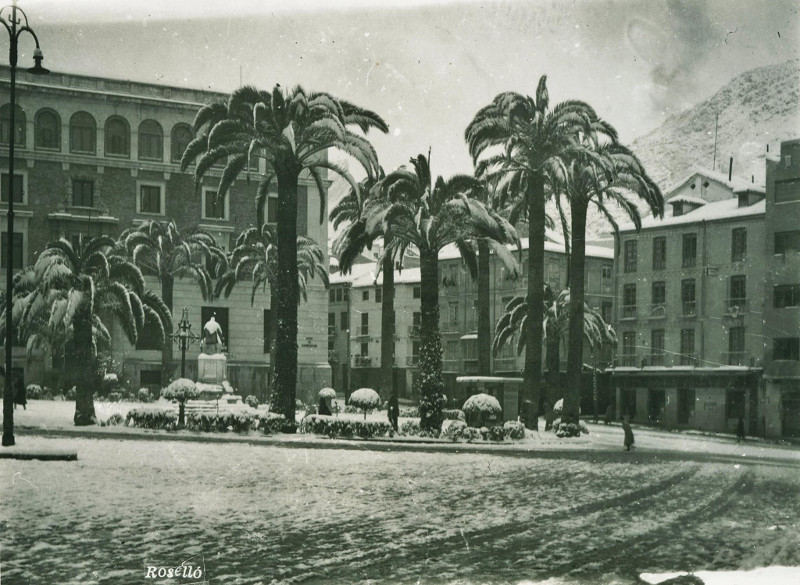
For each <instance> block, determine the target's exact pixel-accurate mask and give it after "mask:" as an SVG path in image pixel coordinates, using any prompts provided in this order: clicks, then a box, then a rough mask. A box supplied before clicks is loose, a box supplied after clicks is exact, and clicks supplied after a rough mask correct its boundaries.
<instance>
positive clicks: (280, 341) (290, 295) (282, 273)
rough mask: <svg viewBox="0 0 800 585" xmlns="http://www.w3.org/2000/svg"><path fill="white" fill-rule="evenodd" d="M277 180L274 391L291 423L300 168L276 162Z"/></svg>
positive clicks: (295, 335) (295, 351) (295, 352)
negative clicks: (276, 316)
mask: <svg viewBox="0 0 800 585" xmlns="http://www.w3.org/2000/svg"><path fill="white" fill-rule="evenodd" d="M275 174H276V177H277V179H278V213H277V219H278V227H277V233H278V275H277V278H276V283H275V284H276V287H275V288H276V289H277V297H278V298H277V301H278V303H277V307H276V308H277V311H278V324H277V327H276V331H275V345H276V347H275V391H277V392H278V396H279V397H280V402H281V406H282V408H281V414H283V415H284V416H285V417H286V420H287V422H288V423H289V425H290V427H293V426H294V424H295V416H294V415H295V400H296V395H297V303H298V298H299V297H298V295H299V285H298V283H297V182H298V179H299V177H300V170H299V169H298V168H297V167H296V165H294V164H293V163H291V162H288V163H287V162H282V161H277V162H276V168H275Z"/></svg>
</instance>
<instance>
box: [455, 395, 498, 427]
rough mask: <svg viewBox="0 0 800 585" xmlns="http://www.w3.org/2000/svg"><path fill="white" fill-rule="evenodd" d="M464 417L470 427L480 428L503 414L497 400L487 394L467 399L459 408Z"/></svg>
mask: <svg viewBox="0 0 800 585" xmlns="http://www.w3.org/2000/svg"><path fill="white" fill-rule="evenodd" d="M461 410H463V411H464V414H465V415H466V419H467V424H468V425H469V426H471V427H482V426H484V425H485V424H486V423H487V422H494V421H496V420H497V419H498V418H500V415H501V414H502V412H503V409H502V408H500V403H499V402H498V401H497V398H495V397H494V396H490V395H489V394H475V395H474V396H470V397H469V398H467V401H466V402H465V403H464V406H462V407H461Z"/></svg>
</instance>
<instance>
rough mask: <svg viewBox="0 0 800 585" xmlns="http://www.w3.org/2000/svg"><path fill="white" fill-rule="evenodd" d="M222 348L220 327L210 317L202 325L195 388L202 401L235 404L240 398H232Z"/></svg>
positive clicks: (226, 364)
mask: <svg viewBox="0 0 800 585" xmlns="http://www.w3.org/2000/svg"><path fill="white" fill-rule="evenodd" d="M222 347H223V332H222V327H221V326H220V324H219V323H217V319H216V317H215V316H213V315H212V316H211V318H210V319H209V320H208V322H207V323H206V324H205V325H203V350H202V351H201V353H200V355H199V356H198V357H197V388H198V390H200V394H201V397H202V399H206V400H209V399H211V400H223V401H225V402H229V403H235V402H238V401H239V400H241V398H240V397H239V396H234V394H233V389H232V388H231V385H230V384H229V383H228V377H227V369H228V358H227V357H225V354H224V353H222Z"/></svg>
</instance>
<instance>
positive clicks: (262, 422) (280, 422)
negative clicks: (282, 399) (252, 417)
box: [258, 412, 286, 435]
mask: <svg viewBox="0 0 800 585" xmlns="http://www.w3.org/2000/svg"><path fill="white" fill-rule="evenodd" d="M284 426H286V417H284V416H283V415H282V414H278V413H276V412H267V413H264V414H262V415H261V416H260V417H259V418H258V429H259V430H260V431H262V432H263V433H264V434H265V435H274V434H276V433H280V432H283V428H284Z"/></svg>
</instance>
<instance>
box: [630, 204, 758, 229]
mask: <svg viewBox="0 0 800 585" xmlns="http://www.w3.org/2000/svg"><path fill="white" fill-rule="evenodd" d="M765 210H766V203H765V201H764V200H763V199H762V200H761V201H759V202H758V203H755V204H753V205H749V206H747V207H739V199H738V198H736V197H733V198H731V199H723V200H722V201H714V202H712V203H706V204H705V205H703V206H702V207H699V208H697V209H695V210H693V211H690V212H689V213H684V214H683V215H679V216H677V217H676V216H672V215H670V214H669V210H667V214H666V215H665V217H664V218H663V219H657V218H655V217H653V216H652V215H650V216H648V217H645V218H644V219H642V229H647V228H659V227H664V226H668V225H679V224H686V223H699V222H701V221H717V220H722V219H734V218H737V217H749V216H753V215H763V214H764V211H765ZM635 229H636V228H635V226H634V225H633V224H632V223H626V224H624V225H621V226H620V227H619V230H620V231H621V232H630V231H634V230H635Z"/></svg>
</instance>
